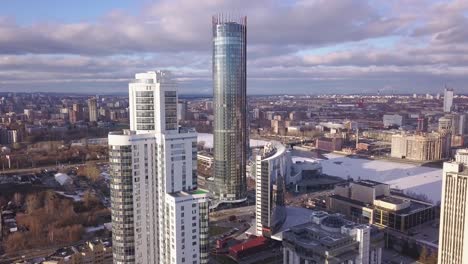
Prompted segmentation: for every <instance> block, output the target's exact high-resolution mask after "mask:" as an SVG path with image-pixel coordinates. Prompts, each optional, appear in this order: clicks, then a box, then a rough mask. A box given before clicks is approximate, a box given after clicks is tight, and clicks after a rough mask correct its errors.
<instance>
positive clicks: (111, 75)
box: [0, 0, 468, 93]
mask: <svg viewBox="0 0 468 264" xmlns="http://www.w3.org/2000/svg"><path fill="white" fill-rule="evenodd" d="M467 11H468V4H467V2H466V1H463V0H455V1H450V2H445V1H444V2H437V1H436V2H434V1H432V0H411V1H410V0H376V1H361V0H296V1H277V0H256V1H246V0H242V1H222V0H199V1H192V0H161V1H159V2H155V3H152V4H148V5H145V6H142V7H141V12H140V13H139V14H136V15H132V14H128V13H125V12H123V11H109V13H108V14H107V15H105V16H103V17H101V18H98V19H97V20H95V21H92V22H79V23H57V22H55V23H52V22H44V21H36V22H35V23H32V24H29V25H23V24H21V23H19V22H16V21H15V18H14V15H13V16H11V17H8V18H0V90H11V89H13V88H15V89H16V88H18V87H20V88H21V87H28V89H31V88H30V87H31V86H34V87H37V89H45V90H47V89H48V88H50V89H59V88H60V83H64V84H66V85H63V86H62V89H63V87H83V88H88V90H90V91H94V90H95V89H94V88H93V87H96V88H99V89H105V88H106V87H107V88H108V90H106V91H114V90H119V89H120V90H121V91H125V87H126V82H127V81H128V80H129V79H130V78H132V76H133V74H134V73H135V72H138V71H144V70H149V69H155V68H167V69H171V70H173V71H174V74H175V76H176V77H177V78H178V80H179V82H180V83H181V86H184V87H185V91H186V92H195V91H200V90H202V91H207V92H209V91H210V89H211V83H210V78H211V24H210V23H211V19H210V17H211V15H213V14H217V13H221V12H224V13H231V16H236V15H240V14H242V15H247V16H248V41H249V45H248V76H249V91H251V92H253V93H259V92H261V91H264V89H265V88H268V90H267V91H268V92H273V93H275V92H281V91H283V90H284V89H283V88H284V85H288V84H290V85H291V87H293V88H294V89H292V90H293V91H296V92H300V91H303V92H310V91H318V92H319V91H320V90H321V88H322V87H327V89H326V91H341V92H351V91H362V87H367V89H369V91H372V90H373V89H378V88H379V87H384V86H392V87H395V89H401V90H402V91H408V87H414V89H416V90H417V89H420V91H435V90H437V89H440V87H438V85H439V81H441V82H442V83H444V82H450V83H452V82H453V83H455V84H461V83H463V82H464V81H468V77H466V76H467V74H466V73H467V69H468V56H467V55H465V54H467V53H466V52H467V51H468V33H467V32H468V31H466V28H468V18H467V16H466V15H465V14H466V12H467ZM389 39H391V41H389ZM387 42H389V43H387ZM48 85H49V86H48ZM54 87H56V88H54ZM301 87H302V88H301ZM330 87H335V88H336V89H335V88H334V89H329V88H330ZM301 89H302V90H301ZM461 89H463V88H461ZM85 90H86V89H84V91H85ZM103 91H104V90H103Z"/></svg>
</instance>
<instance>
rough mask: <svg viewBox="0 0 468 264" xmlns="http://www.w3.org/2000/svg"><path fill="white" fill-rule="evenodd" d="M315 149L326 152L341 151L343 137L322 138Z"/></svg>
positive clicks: (318, 140)
mask: <svg viewBox="0 0 468 264" xmlns="http://www.w3.org/2000/svg"><path fill="white" fill-rule="evenodd" d="M315 147H316V148H317V149H319V150H324V151H330V152H332V151H340V150H341V149H342V147H343V139H342V138H341V137H337V136H333V137H321V138H318V139H317V141H316V142H315Z"/></svg>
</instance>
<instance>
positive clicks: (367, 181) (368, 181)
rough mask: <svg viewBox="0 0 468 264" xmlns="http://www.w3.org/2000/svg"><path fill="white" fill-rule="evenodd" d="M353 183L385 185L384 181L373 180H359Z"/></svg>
mask: <svg viewBox="0 0 468 264" xmlns="http://www.w3.org/2000/svg"><path fill="white" fill-rule="evenodd" d="M353 184H357V185H362V186H366V187H375V186H378V185H382V184H383V185H386V184H385V183H382V182H377V181H373V180H360V181H355V182H353Z"/></svg>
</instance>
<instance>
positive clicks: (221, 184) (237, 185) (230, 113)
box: [212, 16, 247, 201]
mask: <svg viewBox="0 0 468 264" xmlns="http://www.w3.org/2000/svg"><path fill="white" fill-rule="evenodd" d="M246 47H247V17H240V18H235V19H233V18H231V17H224V16H214V17H213V93H214V116H215V120H214V190H212V191H213V193H214V194H215V196H216V197H218V198H219V199H220V200H231V201H234V200H240V199H243V198H245V197H246V191H247V185H246V177H245V165H246V159H247V125H246V123H247V122H246V118H247V109H246V88H247V78H246V77H247V67H246V57H247V55H246Z"/></svg>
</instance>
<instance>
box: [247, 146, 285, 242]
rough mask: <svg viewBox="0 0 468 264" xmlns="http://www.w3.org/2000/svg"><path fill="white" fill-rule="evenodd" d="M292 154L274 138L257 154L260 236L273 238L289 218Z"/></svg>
mask: <svg viewBox="0 0 468 264" xmlns="http://www.w3.org/2000/svg"><path fill="white" fill-rule="evenodd" d="M291 162H292V161H291V156H290V153H289V151H287V149H286V147H285V146H283V145H282V144H281V143H279V142H276V141H273V142H270V143H268V144H267V145H266V146H265V147H264V148H263V150H262V151H261V153H258V155H256V156H255V165H254V166H255V190H256V192H255V193H256V195H255V197H256V198H255V222H256V223H255V224H256V232H257V235H259V236H266V237H271V236H272V235H273V234H275V233H276V232H277V231H278V230H279V229H280V228H281V226H282V225H283V223H284V221H285V220H286V205H285V202H284V199H285V194H286V178H288V177H289V175H290V170H291Z"/></svg>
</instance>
